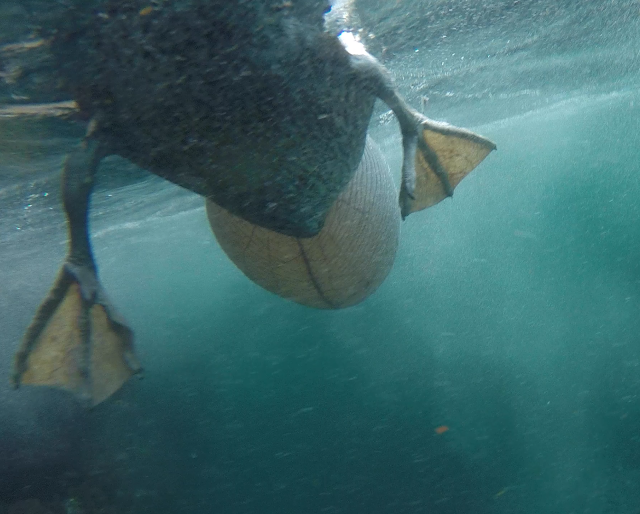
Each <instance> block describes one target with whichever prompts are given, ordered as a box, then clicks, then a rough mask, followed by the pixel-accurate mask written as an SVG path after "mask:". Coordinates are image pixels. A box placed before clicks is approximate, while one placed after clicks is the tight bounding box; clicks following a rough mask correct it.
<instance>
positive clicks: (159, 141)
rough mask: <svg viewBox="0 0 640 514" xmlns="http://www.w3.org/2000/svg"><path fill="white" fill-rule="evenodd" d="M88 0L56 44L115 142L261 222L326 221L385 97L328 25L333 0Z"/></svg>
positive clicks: (71, 84) (70, 82)
mask: <svg viewBox="0 0 640 514" xmlns="http://www.w3.org/2000/svg"><path fill="white" fill-rule="evenodd" d="M230 4H233V5H232V6H230ZM86 5H87V4H79V7H77V8H74V9H71V10H70V11H68V12H67V15H66V16H65V17H64V18H63V19H62V21H61V23H60V24H59V27H58V29H57V33H55V35H54V38H53V40H52V41H53V42H52V49H53V52H54V55H55V58H56V59H57V61H58V62H57V66H58V68H59V70H60V71H61V73H62V75H63V77H64V82H65V87H66V88H68V90H69V92H70V94H72V95H73V97H74V98H75V99H76V100H77V101H78V103H79V104H80V107H81V109H82V110H83V111H84V112H85V113H86V114H87V115H88V116H90V117H97V119H98V121H99V127H100V133H99V138H100V139H101V140H102V141H104V142H106V143H107V145H108V148H109V151H111V152H113V153H117V154H119V155H121V156H123V157H126V158H128V159H130V160H131V161H133V162H135V163H136V164H138V165H139V166H141V167H143V168H146V169H148V170H149V171H152V172H153V173H156V174H158V175H160V176H162V177H164V178H166V179H168V180H170V181H172V182H174V183H176V184H179V185H181V186H184V187H186V188H188V189H190V190H192V191H194V192H196V193H199V194H201V195H204V196H206V197H208V198H210V199H212V200H213V201H215V202H216V203H217V204H219V205H221V206H222V207H225V208H226V209H228V210H230V211H231V212H233V213H234V214H237V215H239V216H241V217H243V218H244V219H246V220H248V221H251V222H253V223H256V224H258V225H261V226H264V227H267V228H270V229H273V230H277V231H279V232H282V233H285V234H289V235H295V236H310V235H313V234H315V233H317V232H318V231H319V230H320V228H321V227H322V223H323V221H324V216H325V214H326V211H327V210H328V208H329V207H330V206H331V204H332V203H333V201H334V200H335V198H336V197H337V196H338V194H339V193H340V191H341V190H342V189H343V188H344V187H345V185H346V184H347V183H348V182H349V180H350V178H351V177H352V175H353V173H354V171H355V169H356V168H357V166H358V163H359V161H360V158H361V156H362V152H363V148H364V143H365V136H366V132H367V125H368V122H369V118H370V116H371V112H372V109H373V105H374V102H375V94H374V91H372V90H371V89H372V88H371V86H370V85H368V84H367V83H366V81H365V80H364V78H363V77H362V75H361V74H358V73H357V72H356V71H355V70H354V69H353V68H352V66H351V64H350V59H349V55H348V54H347V52H346V51H345V50H344V48H343V47H342V45H341V44H340V42H339V41H338V40H337V38H335V37H334V36H331V35H329V34H327V33H325V32H323V30H322V13H323V11H324V5H323V2H307V3H306V4H305V3H302V4H300V5H301V6H303V7H305V6H306V8H307V9H306V10H305V11H303V12H302V13H301V12H295V10H293V6H291V5H289V4H282V5H280V6H278V5H275V4H270V3H269V2H226V3H224V4H220V3H219V2H195V1H194V2H169V1H167V2H160V3H158V4H157V5H151V4H147V3H146V2H139V1H122V2H97V3H95V5H93V6H92V8H91V9H88V8H87V7H86ZM300 5H299V6H298V9H301V7H300ZM303 14H304V15H303Z"/></svg>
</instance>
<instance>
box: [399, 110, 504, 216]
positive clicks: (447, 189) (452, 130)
mask: <svg viewBox="0 0 640 514" xmlns="http://www.w3.org/2000/svg"><path fill="white" fill-rule="evenodd" d="M406 116H407V118H409V120H411V119H412V118H413V120H412V122H407V121H405V123H404V124H403V125H404V126H403V131H402V132H403V147H404V160H403V164H402V184H401V187H400V209H401V213H402V218H403V219H404V218H406V217H407V216H408V215H409V214H411V213H412V212H416V211H420V210H422V209H426V208H427V207H431V206H432V205H435V204H436V203H438V202H440V201H441V200H444V199H445V198H447V197H449V196H452V195H453V190H454V189H455V187H456V186H457V185H458V183H459V182H460V181H461V180H462V179H463V178H464V177H466V176H467V175H468V174H469V173H470V172H471V171H472V170H473V169H474V168H475V167H476V166H477V165H478V164H480V162H482V160H483V159H484V158H485V157H486V156H487V155H489V153H490V152H491V151H493V150H495V149H496V145H495V144H494V143H493V142H491V141H489V140H488V139H485V138H484V137H482V136H479V135H478V134H475V133H473V132H471V131H469V130H466V129H461V128H458V127H454V126H452V125H449V124H448V123H441V122H437V121H433V120H430V119H428V118H426V117H425V116H422V115H421V114H419V113H417V112H415V111H408V112H406Z"/></svg>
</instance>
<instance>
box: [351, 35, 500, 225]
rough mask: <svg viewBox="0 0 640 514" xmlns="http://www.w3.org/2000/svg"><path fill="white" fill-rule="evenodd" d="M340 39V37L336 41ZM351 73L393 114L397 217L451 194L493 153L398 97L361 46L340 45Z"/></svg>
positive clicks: (482, 141)
mask: <svg viewBox="0 0 640 514" xmlns="http://www.w3.org/2000/svg"><path fill="white" fill-rule="evenodd" d="M341 40H342V38H341ZM343 44H344V46H345V48H346V50H347V51H348V52H349V53H350V54H351V63H352V66H353V68H354V69H355V70H356V71H357V72H358V73H359V74H360V76H361V78H363V79H364V80H365V82H366V83H367V84H369V85H370V86H371V87H372V90H373V91H374V92H375V94H376V96H377V97H378V98H380V99H381V100H382V101H383V102H385V103H386V104H387V105H388V106H389V108H390V109H391V110H392V111H393V113H394V114H395V116H396V118H397V119H398V122H399V124H400V130H401V132H402V146H403V160H402V182H401V186H400V208H401V213H402V218H403V219H404V218H406V217H407V216H408V215H409V214H411V213H412V212H416V211H420V210H422V209H426V208H427V207H431V206H432V205H435V204H436V203H438V202H440V201H441V200H444V199H445V198H447V197H449V196H452V195H453V190H454V189H455V187H456V186H457V185H458V183H459V182H460V181H461V180H462V179H463V178H464V177H465V176H467V175H468V174H469V173H470V172H471V171H472V170H473V169H474V168H475V167H476V166H477V165H478V164H480V162H482V160H483V159H484V158H485V157H486V156H487V155H488V154H489V153H490V152H491V151H492V150H495V149H496V145H495V144H494V143H493V142H492V141H489V140H488V139H486V138H484V137H482V136H480V135H478V134H475V133H474V132H471V131H469V130H466V129H462V128H458V127H454V126H453V125H449V124H448V123H442V122H438V121H434V120H431V119H429V118H427V117H426V116H424V115H423V114H420V113H419V112H418V111H416V110H415V109H413V108H411V107H410V106H409V105H408V104H407V103H406V102H405V101H404V99H403V98H402V97H401V96H400V95H399V94H398V91H397V89H396V87H395V85H394V83H393V79H392V78H391V75H390V74H389V72H388V71H387V70H386V68H385V67H384V66H382V64H380V63H379V62H378V61H377V60H376V59H375V58H374V57H373V56H372V55H370V54H369V53H367V52H366V51H364V47H362V45H359V44H354V43H353V41H352V40H351V39H349V38H346V41H343Z"/></svg>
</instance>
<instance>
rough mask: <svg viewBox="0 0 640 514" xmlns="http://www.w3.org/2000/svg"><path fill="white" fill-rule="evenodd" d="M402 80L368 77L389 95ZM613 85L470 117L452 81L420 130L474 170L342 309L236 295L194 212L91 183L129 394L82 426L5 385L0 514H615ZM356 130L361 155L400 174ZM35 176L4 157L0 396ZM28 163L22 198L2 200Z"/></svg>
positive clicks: (627, 255) (29, 392) (633, 198)
mask: <svg viewBox="0 0 640 514" xmlns="http://www.w3.org/2000/svg"><path fill="white" fill-rule="evenodd" d="M628 28H629V27H628V26H627V29H628ZM476 37H478V36H476ZM470 38H471V36H468V35H467V36H465V37H464V38H463V39H462V40H461V41H460V43H459V44H460V45H463V43H464V45H470V44H471V43H472V42H473V41H471V40H470ZM576 45H578V44H577V43H576ZM578 46H579V45H578ZM574 50H575V48H574ZM436 51H441V49H440V47H437V48H436V49H434V52H436ZM414 53H415V52H414ZM561 53H562V52H561ZM598 55H599V54H598ZM573 58H574V55H573V54H572V53H571V52H564V53H562V62H563V63H565V64H566V63H571V62H572V59H573ZM415 59H416V57H415V55H411V54H408V55H405V56H399V57H398V60H397V61H394V60H392V59H391V60H389V63H388V65H389V67H390V68H391V69H392V71H395V72H396V74H397V75H398V77H400V79H401V80H402V78H406V81H401V87H402V88H405V89H406V90H407V91H408V92H409V93H408V96H410V95H411V93H410V91H411V87H412V82H411V80H412V79H411V78H410V77H405V75H403V73H405V72H406V69H407V66H409V64H412V65H413V66H415V64H416V61H415ZM595 60H596V61H597V60H598V56H596V59H595ZM425 62H431V61H425ZM549 62H550V61H549V59H547V60H543V59H542V58H541V59H540V65H539V68H538V70H539V71H540V73H541V74H543V72H542V71H541V70H548V64H549ZM554 62H558V61H557V60H556V61H554ZM511 65H513V62H511V61H507V62H505V63H504V64H502V65H500V66H499V67H498V68H499V71H500V73H501V74H502V76H510V75H509V69H510V68H509V66H511ZM529 65H530V66H531V67H535V63H534V62H530V63H529ZM394 66H396V67H395V68H394ZM426 68H427V64H425V68H423V69H426ZM518 70H519V71H521V68H518ZM415 73H417V74H418V75H419V74H420V73H421V72H419V71H418V72H415ZM484 73H488V72H487V71H485V72H484ZM454 75H455V74H454V73H453V72H452V74H451V75H450V76H454ZM515 75H516V74H515V72H514V75H513V76H512V77H515ZM617 77H618V79H620V80H618V81H616V80H613V85H612V82H611V81H608V82H607V81H605V80H604V79H603V81H602V84H605V82H606V84H605V85H604V86H603V87H602V88H596V87H589V88H585V89H586V90H577V89H574V88H573V87H572V88H569V87H567V88H565V89H564V90H563V89H562V87H560V86H559V85H558V84H559V83H560V82H561V81H560V82H556V83H555V86H556V87H554V88H551V89H553V90H552V91H545V90H536V91H538V92H537V93H534V92H532V91H533V90H531V89H526V88H522V87H516V86H515V85H514V86H513V87H512V89H511V90H509V88H508V87H507V86H504V85H503V86H501V87H502V88H503V89H504V91H505V92H504V93H503V94H501V95H500V94H498V95H495V96H494V95H486V96H482V97H478V99H477V102H475V103H474V102H472V101H471V100H470V98H472V97H473V95H472V94H471V91H472V90H473V91H475V90H474V87H473V86H474V84H475V85H477V83H474V84H471V83H469V84H468V88H467V89H465V90H464V91H463V92H464V93H465V94H466V93H469V94H468V95H467V96H464V95H462V93H453V94H459V95H460V96H461V98H458V99H457V100H456V98H455V97H454V99H453V100H452V101H451V103H446V102H444V101H443V102H437V103H436V105H435V106H434V107H433V111H435V112H433V113H432V112H429V111H428V110H427V113H428V114H430V115H433V116H434V117H439V118H445V119H447V120H449V121H451V122H454V123H456V124H458V125H464V126H467V127H468V128H471V129H473V130H474V131H477V132H479V133H481V134H483V135H485V136H487V137H489V138H490V139H492V140H493V141H495V142H496V143H497V145H498V151H497V152H496V153H494V154H492V155H490V156H489V157H488V158H487V160H486V161H485V162H484V163H483V164H481V165H480V166H479V168H478V169H477V170H476V171H474V172H473V173H472V174H471V175H470V176H469V177H467V178H466V179H465V180H464V181H463V182H462V183H461V185H460V186H459V187H458V188H457V189H456V193H455V196H454V198H453V199H451V200H447V201H445V202H443V203H441V204H439V205H438V206H436V207H434V208H432V209H429V210H428V211H425V212H423V213H419V214H416V215H412V216H411V217H410V218H408V220H407V221H405V222H404V223H403V226H402V238H401V245H400V250H399V255H398V258H397V261H396V264H395V267H394V269H393V270H392V272H391V275H390V276H389V278H388V279H387V281H386V282H385V283H384V284H383V285H382V287H381V288H380V289H379V290H378V292H376V293H375V295H374V296H372V297H371V298H369V299H368V300H367V301H366V302H364V303H363V304H361V305H359V306H356V307H353V308H350V309H347V310H344V311H337V312H325V311H315V310H311V309H308V308H305V307H301V306H298V305H295V304H292V303H288V302H286V301H284V300H282V299H279V298H277V297H275V296H273V295H271V294H269V293H267V292H265V291H263V290H261V289H260V288H259V287H257V286H255V285H254V284H252V283H251V282H249V281H248V280H247V279H246V278H245V277H244V276H243V275H242V274H241V273H240V272H239V271H237V270H236V269H235V268H234V266H233V265H232V264H231V263H230V262H229V261H228V260H227V258H226V256H225V255H224V254H223V252H222V251H221V250H220V249H219V248H218V246H217V244H216V242H215V240H214V238H213V236H212V235H211V233H210V229H209V226H208V223H207V220H206V215H205V212H204V206H203V205H202V201H201V200H200V199H199V198H197V197H195V196H193V195H191V194H189V193H186V192H183V191H180V190H178V189H177V188H175V187H173V186H170V185H167V184H166V183H164V182H162V181H160V180H158V179H145V180H144V181H142V182H138V183H136V184H134V185H127V184H120V183H118V182H117V181H116V182H115V183H114V182H109V181H108V180H107V181H105V182H103V183H102V187H101V188H100V189H99V190H98V191H97V192H96V194H95V197H94V209H93V212H92V231H93V238H94V239H93V241H94V247H95V253H96V257H97V262H98V266H99V268H100V273H101V278H102V281H103V284H104V286H105V288H106V290H107V291H108V293H109V295H110V297H111V299H112V300H113V302H114V304H115V305H116V306H117V307H118V309H119V310H120V312H122V313H123V314H124V315H125V317H126V319H127V320H128V322H129V323H130V325H131V326H132V327H133V328H134V330H135V332H136V338H137V339H136V344H137V349H138V354H139V356H140V358H141V360H142V361H143V364H144V367H145V376H144V379H143V380H135V379H134V380H132V381H131V382H129V383H128V384H127V385H126V386H125V387H124V388H123V390H122V391H120V392H119V393H117V395H116V397H115V398H114V399H112V400H110V401H108V402H106V403H105V404H103V405H101V406H99V407H98V408H96V409H94V410H92V411H85V410H83V409H82V408H80V407H79V406H78V405H77V404H76V403H75V402H74V400H73V399H70V398H69V397H67V396H66V395H65V394H64V393H59V392H55V391H46V390H34V389H28V388H25V389H21V390H20V391H18V392H14V391H11V390H9V388H8V386H7V385H6V383H7V379H3V381H2V382H3V384H4V385H2V386H1V388H0V415H1V422H0V472H1V474H2V475H1V476H2V477H5V478H4V480H0V483H1V485H0V512H1V513H2V514H4V512H5V510H6V509H8V505H9V504H12V503H14V502H16V501H18V500H24V499H27V498H37V499H38V500H39V501H40V502H41V503H42V504H44V505H46V506H47V507H48V508H50V509H52V510H55V509H56V508H57V509H62V510H66V512H71V511H74V510H73V509H82V511H83V512H93V511H96V512H97V511H98V510H99V509H111V510H103V511H106V512H152V511H153V512H171V513H176V512H224V513H271V512H273V513H275V512H278V513H301V512H308V513H316V512H317V513H321V512H322V513H342V512H345V513H346V512H351V513H378V512H380V513H383V512H384V513H423V512H424V513H438V514H440V513H443V514H444V513H462V512H470V513H471V512H473V513H484V512H486V513H514V512H518V513H537V514H538V513H544V514H546V513H554V514H555V513H558V514H559V513H598V514H604V513H622V514H631V513H633V514H637V512H638V511H640V486H639V484H640V392H639V391H640V338H639V335H638V334H640V318H639V316H638V313H639V308H640V295H639V288H640V238H639V237H638V234H639V227H640V207H639V205H640V204H639V202H638V198H640V165H639V164H638V149H639V148H640V121H638V120H639V119H640V118H639V114H640V92H639V90H638V89H637V84H638V83H637V82H636V83H635V85H634V75H633V73H631V74H630V75H625V76H624V77H621V76H620V75H618V76H617ZM414 78H415V77H414ZM611 78H612V77H610V76H608V79H611ZM564 79H566V80H568V79H567V78H566V77H564ZM549 80H550V81H552V80H553V77H550V79H549ZM569 82H570V81H569ZM594 82H597V81H594ZM513 84H515V82H514V83H513ZM414 85H415V84H414ZM477 89H478V90H481V89H482V87H480V86H477ZM597 89H602V90H597ZM454 91H455V90H454ZM458 91H459V90H458ZM462 96H464V98H462ZM378 115H379V116H381V117H382V119H383V120H384V119H385V113H384V112H383V111H382V110H380V112H378V113H377V115H376V118H375V119H374V120H373V123H372V128H371V134H372V136H373V137H374V138H375V139H376V140H377V141H378V142H379V143H380V145H381V147H382V149H383V151H384V152H385V155H386V157H387V159H388V161H389V163H390V166H391V169H392V170H399V162H400V158H401V155H400V151H401V146H400V138H399V135H398V134H397V132H396V127H395V125H394V124H388V123H378V121H379V120H378ZM73 136H74V134H73V133H71V134H65V135H64V137H62V136H61V138H62V141H58V142H57V143H56V144H58V143H59V146H55V145H53V143H52V146H55V148H63V149H64V148H66V146H65V145H67V144H68V143H69V142H71V141H72V140H73ZM46 137H48V138H50V137H51V136H46ZM49 141H50V142H52V141H53V140H52V139H49ZM5 152H6V153H7V154H8V155H9V154H10V152H9V151H8V150H5ZM44 155H45V156H44V157H39V156H33V157H32V158H30V159H24V160H23V161H21V160H20V159H17V160H16V161H15V162H16V163H17V164H15V165H13V167H12V168H11V169H9V168H8V165H7V164H6V162H14V161H12V160H11V159H9V160H8V161H5V168H4V170H5V177H8V176H9V171H11V172H12V173H13V175H11V177H12V178H11V181H9V180H7V181H6V182H7V183H6V184H5V186H4V187H3V189H2V190H0V194H1V196H0V200H1V201H2V220H3V228H2V233H1V237H2V239H1V241H2V246H1V247H0V279H1V282H0V283H1V284H2V287H1V288H0V308H1V311H0V312H2V314H1V316H2V333H1V334H0V358H1V359H2V362H3V363H6V365H4V366H3V368H2V375H3V376H5V378H8V373H9V364H10V356H11V354H12V352H13V350H14V349H15V347H16V345H17V342H18V341H19V338H20V336H21V333H22V331H23V330H24V327H25V326H26V325H27V324H28V322H29V319H30V317H31V315H32V313H33V311H34V310H35V308H36V306H37V304H38V303H39V301H40V299H41V297H42V296H43V295H44V294H45V293H46V291H47V289H48V287H49V285H50V283H51V281H52V280H53V278H54V276H55V273H56V270H57V268H58V266H59V263H60V262H61V260H62V258H63V256H64V242H65V232H64V226H63V225H62V221H63V218H62V214H61V212H60V211H59V208H58V207H57V193H56V188H57V186H56V182H55V180H56V178H55V176H50V174H51V173H53V172H54V171H55V169H56V168H57V166H58V165H59V162H60V158H61V155H62V153H61V150H59V149H58V150H56V151H53V150H52V151H49V152H45V153H44ZM20 166H22V168H20ZM30 166H31V167H33V168H39V171H37V175H36V171H32V174H31V175H29V176H30V177H31V176H37V178H34V179H31V180H23V179H18V178H16V177H17V176H18V172H17V171H16V170H18V171H19V170H20V169H30V168H29V167H30ZM125 166H126V165H125V163H123V162H122V161H119V160H112V161H110V162H109V163H108V164H107V166H106V167H105V169H106V170H114V169H115V170H122V169H123V167H125ZM25 173H27V172H26V171H25ZM132 173H133V172H132ZM136 176H137V175H136ZM45 194H46V196H45ZM18 229H19V230H18ZM440 427H446V428H447V429H444V428H440ZM439 432H442V433H439ZM3 509H4V510H3ZM56 512H57V511H56ZM74 512H75V511H74Z"/></svg>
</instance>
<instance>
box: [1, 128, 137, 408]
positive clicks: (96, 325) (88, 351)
mask: <svg viewBox="0 0 640 514" xmlns="http://www.w3.org/2000/svg"><path fill="white" fill-rule="evenodd" d="M94 130H95V123H92V124H91V126H90V128H89V132H88V134H87V138H86V139H85V140H84V141H83V143H82V144H81V145H80V146H79V147H78V148H77V150H76V151H74V152H72V153H71V154H69V156H68V157H67V160H66V162H65V165H64V172H63V176H62V193H63V195H62V196H63V203H64V210H65V213H66V215H67V228H68V229H69V254H68V256H67V259H66V261H65V264H64V265H63V267H62V270H61V271H60V273H59V275H58V278H57V280H56V282H55V284H54V286H53V288H52V289H51V292H50V293H49V296H48V297H47V299H45V301H44V302H43V303H42V305H41V306H40V308H39V309H38V312H37V313H36V316H35V318H34V319H33V322H32V323H31V325H30V326H29V328H28V329H27V332H26V334H25V336H24V339H23V341H22V345H21V346H20V349H19V350H18V352H17V353H16V357H15V363H14V371H13V378H12V381H13V385H14V386H15V387H19V386H20V385H22V384H32V385H46V386H51V387H58V388H60V389H65V390H67V391H70V392H72V393H74V394H76V395H77V396H79V397H80V398H81V399H83V400H85V401H87V403H89V404H90V405H97V404H98V403H100V402H102V401H104V400H105V399H107V398H108V397H109V396H111V395H112V394H113V393H114V392H115V391H117V390H118V389H119V388H120V387H121V386H122V384H123V383H124V382H125V381H126V380H127V379H128V378H129V377H130V376H131V375H133V374H135V373H137V372H139V371H140V364H138V360H137V359H136V356H135V354H134V352H133V334H132V332H131V330H130V329H129V328H128V327H127V325H126V324H125V323H124V321H123V320H122V319H121V318H120V316H119V315H118V314H117V313H116V312H115V310H114V309H113V307H111V304H110V303H109V301H108V299H107V297H106V295H105V293H104V291H103V289H102V286H101V285H100V282H99V281H98V275H97V271H96V266H95V262H94V259H93V252H92V250H91V243H90V241H89V231H88V211H89V199H90V197H91V191H92V189H93V178H94V175H95V171H96V169H97V167H98V165H99V163H100V160H101V159H102V157H104V155H105V150H104V149H103V148H102V147H101V145H100V144H99V143H98V142H97V141H96V140H95V139H94V138H93V137H92V133H93V131H94Z"/></svg>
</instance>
